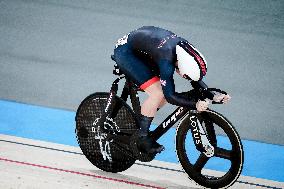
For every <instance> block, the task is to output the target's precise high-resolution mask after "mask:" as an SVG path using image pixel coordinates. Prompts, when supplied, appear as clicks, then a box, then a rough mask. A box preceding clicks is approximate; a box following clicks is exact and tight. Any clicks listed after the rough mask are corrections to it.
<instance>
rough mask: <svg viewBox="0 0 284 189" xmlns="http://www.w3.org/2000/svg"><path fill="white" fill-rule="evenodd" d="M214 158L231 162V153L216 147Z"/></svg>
mask: <svg viewBox="0 0 284 189" xmlns="http://www.w3.org/2000/svg"><path fill="white" fill-rule="evenodd" d="M215 156H216V157H219V158H223V159H228V160H232V151H230V150H226V149H224V148H220V147H216V148H215Z"/></svg>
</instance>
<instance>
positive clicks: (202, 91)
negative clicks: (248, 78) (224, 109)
mask: <svg viewBox="0 0 284 189" xmlns="http://www.w3.org/2000/svg"><path fill="white" fill-rule="evenodd" d="M191 85H192V87H193V88H194V91H195V92H196V94H197V97H198V98H199V99H200V100H205V99H209V100H213V97H214V95H215V93H214V92H217V93H221V94H225V95H227V92H225V91H223V90H221V89H217V88H208V86H207V85H206V84H205V83H204V82H203V81H191ZM212 104H223V102H215V101H212Z"/></svg>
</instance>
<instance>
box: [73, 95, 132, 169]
mask: <svg viewBox="0 0 284 189" xmlns="http://www.w3.org/2000/svg"><path fill="white" fill-rule="evenodd" d="M108 96H109V93H103V92H101V93H94V94H92V95H90V96H88V97H87V98H85V99H84V100H83V101H82V103H81V104H80V106H79V108H78V110H77V113H76V136H77V141H78V143H79V146H80V148H81V150H82V152H83V154H84V155H85V156H86V158H87V159H88V160H89V161H90V162H91V163H92V164H93V165H95V166H96V167H98V168H99V169H101V170H103V171H107V172H114V173H115V172H121V171H124V170H126V169H128V168H129V167H131V166H132V165H133V164H134V162H135V161H136V159H135V158H134V156H133V154H132V151H131V148H130V140H129V139H130V136H131V135H132V134H133V133H134V132H136V131H137V129H138V127H137V124H136V120H135V116H134V113H133V111H132V110H131V108H130V107H129V106H128V105H127V104H126V103H125V102H124V101H123V100H122V99H121V98H119V97H117V96H116V97H115V100H114V103H116V104H119V109H118V111H117V114H116V116H115V117H113V118H107V120H106V121H105V122H104V125H103V126H100V125H98V124H97V123H98V121H99V119H100V117H101V116H102V113H103V112H104V110H105V107H106V105H107V99H108ZM106 131H107V132H106ZM116 136H120V138H123V139H124V141H123V142H121V140H120V138H119V137H116Z"/></svg>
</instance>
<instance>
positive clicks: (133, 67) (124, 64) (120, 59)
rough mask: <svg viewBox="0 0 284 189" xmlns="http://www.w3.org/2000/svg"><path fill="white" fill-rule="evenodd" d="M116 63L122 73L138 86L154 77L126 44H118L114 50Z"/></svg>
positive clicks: (149, 69)
mask: <svg viewBox="0 0 284 189" xmlns="http://www.w3.org/2000/svg"><path fill="white" fill-rule="evenodd" d="M114 56H115V59H116V63H117V65H118V66H119V68H120V69H121V70H122V71H123V73H124V74H125V75H126V76H127V77H129V78H130V79H131V80H132V81H133V82H134V83H135V84H136V85H138V86H139V87H140V86H141V85H142V84H144V83H145V82H147V81H149V80H151V79H152V78H155V74H154V73H153V72H152V71H151V68H149V67H148V66H147V64H146V63H145V62H144V61H143V60H141V59H140V58H139V57H137V56H136V55H135V54H134V53H133V52H132V50H131V49H130V48H129V47H128V45H127V44H126V45H122V46H119V47H118V48H116V49H115V50H114Z"/></svg>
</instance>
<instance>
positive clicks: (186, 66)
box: [176, 41, 207, 81]
mask: <svg viewBox="0 0 284 189" xmlns="http://www.w3.org/2000/svg"><path fill="white" fill-rule="evenodd" d="M176 55H177V60H178V62H177V67H178V69H179V72H180V74H181V75H182V76H183V77H184V78H190V79H191V80H194V81H199V80H201V79H202V78H203V76H205V75H206V72H207V63H206V60H205V58H204V56H203V55H202V54H201V53H200V52H199V51H198V50H197V49H196V48H195V47H194V46H193V45H191V44H190V43H188V42H185V41H181V42H179V43H178V44H177V45H176Z"/></svg>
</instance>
